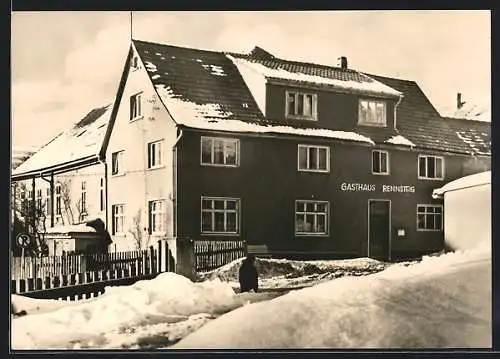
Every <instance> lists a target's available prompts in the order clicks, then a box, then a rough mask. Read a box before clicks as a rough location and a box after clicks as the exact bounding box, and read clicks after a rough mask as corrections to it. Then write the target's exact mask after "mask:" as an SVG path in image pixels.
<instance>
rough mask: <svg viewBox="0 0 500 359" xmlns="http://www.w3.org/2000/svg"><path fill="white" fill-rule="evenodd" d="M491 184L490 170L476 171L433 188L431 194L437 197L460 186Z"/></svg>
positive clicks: (460, 187)
mask: <svg viewBox="0 0 500 359" xmlns="http://www.w3.org/2000/svg"><path fill="white" fill-rule="evenodd" d="M486 184H491V171H485V172H481V173H476V174H473V175H470V176H465V177H462V178H459V179H457V180H454V181H452V182H449V183H447V184H445V185H444V186H443V187H441V188H438V189H435V190H434V191H433V192H432V196H433V197H435V198H437V197H440V196H442V195H443V194H444V193H446V192H450V191H455V190H459V189H462V188H468V187H476V186H482V185H486Z"/></svg>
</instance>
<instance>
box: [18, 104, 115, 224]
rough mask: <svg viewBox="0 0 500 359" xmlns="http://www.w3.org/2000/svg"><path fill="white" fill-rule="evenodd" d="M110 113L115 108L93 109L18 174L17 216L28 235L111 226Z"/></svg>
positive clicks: (45, 147)
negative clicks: (97, 222)
mask: <svg viewBox="0 0 500 359" xmlns="http://www.w3.org/2000/svg"><path fill="white" fill-rule="evenodd" d="M110 114H111V106H110V105H106V106H102V107H99V108H95V109H93V110H92V111H90V112H89V113H88V114H87V115H86V116H85V117H83V118H82V119H81V120H80V121H78V122H76V123H75V124H74V126H72V127H71V128H70V129H68V130H66V131H63V132H62V133H60V134H59V135H57V136H56V137H55V138H54V139H52V140H51V141H50V142H48V143H47V144H46V145H44V146H42V147H41V148H40V149H39V150H38V151H37V152H35V153H34V154H33V155H32V156H30V157H29V158H28V159H26V160H25V161H24V162H22V163H21V164H20V165H19V166H17V167H16V168H15V169H14V170H13V172H12V191H13V195H12V196H13V198H14V200H13V212H14V214H15V218H18V219H20V220H22V221H24V224H25V227H26V228H25V229H24V231H26V232H29V233H32V234H33V233H35V232H38V233H46V232H47V231H48V229H49V228H54V227H59V226H68V225H75V224H78V223H82V222H85V221H87V220H92V219H96V218H100V219H101V220H102V221H103V222H105V221H106V164H105V162H104V156H103V154H102V144H103V140H104V135H105V133H106V127H107V126H108V123H109V118H110ZM35 229H36V231H35ZM49 232H50V231H49Z"/></svg>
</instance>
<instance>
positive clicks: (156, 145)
mask: <svg viewBox="0 0 500 359" xmlns="http://www.w3.org/2000/svg"><path fill="white" fill-rule="evenodd" d="M162 154H163V140H161V141H156V142H151V143H148V168H157V167H161V166H162V165H163V156H162Z"/></svg>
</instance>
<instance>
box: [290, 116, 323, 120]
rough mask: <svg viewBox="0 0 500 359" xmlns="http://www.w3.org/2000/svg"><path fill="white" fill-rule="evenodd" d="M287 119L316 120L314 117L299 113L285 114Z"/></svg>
mask: <svg viewBox="0 0 500 359" xmlns="http://www.w3.org/2000/svg"><path fill="white" fill-rule="evenodd" d="M285 118H286V119H287V120H303V121H318V119H317V118H316V117H308V116H299V115H285Z"/></svg>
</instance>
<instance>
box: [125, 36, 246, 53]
mask: <svg viewBox="0 0 500 359" xmlns="http://www.w3.org/2000/svg"><path fill="white" fill-rule="evenodd" d="M132 42H133V43H135V42H141V43H144V44H150V45H158V46H167V47H175V48H177V49H183V50H195V51H202V52H210V53H214V54H222V55H225V54H226V53H227V51H223V50H221V51H215V50H207V49H200V48H196V47H187V46H180V45H170V44H165V43H160V42H154V41H145V40H138V39H132ZM240 55H241V54H240Z"/></svg>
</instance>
